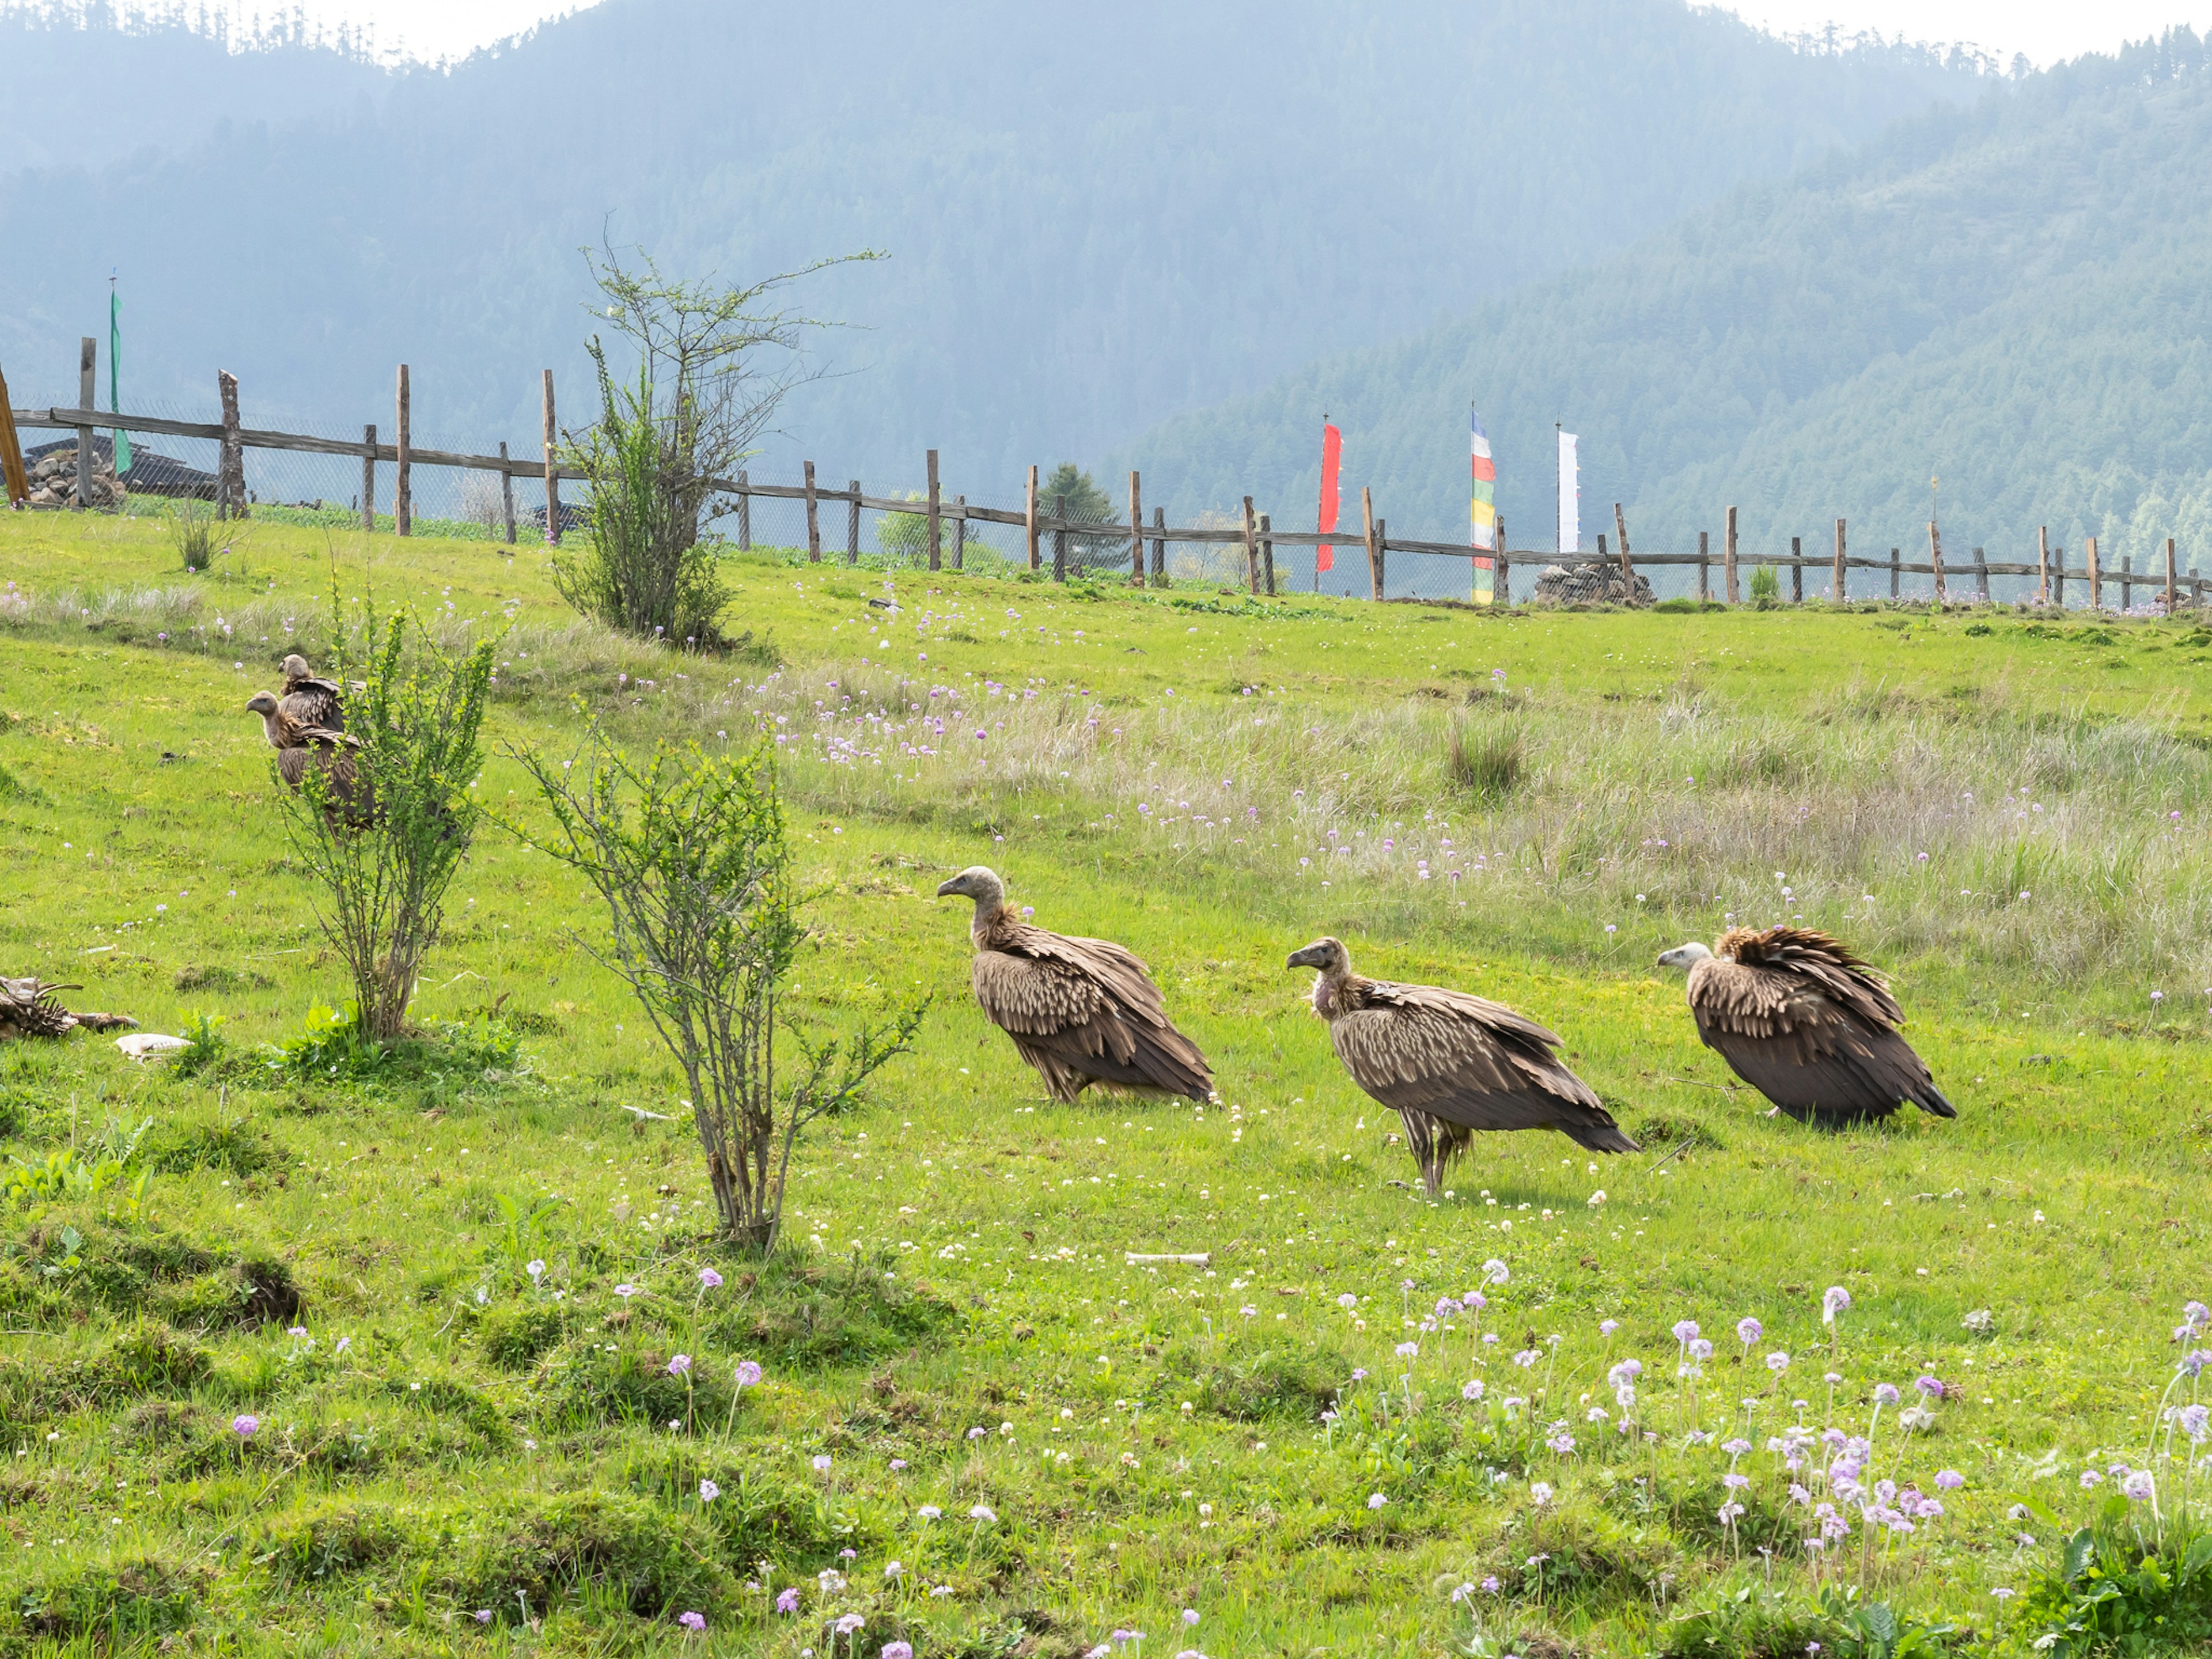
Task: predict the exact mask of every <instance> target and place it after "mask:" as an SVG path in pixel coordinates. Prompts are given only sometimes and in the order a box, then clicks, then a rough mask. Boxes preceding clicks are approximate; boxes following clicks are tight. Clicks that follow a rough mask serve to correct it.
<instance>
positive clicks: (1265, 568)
mask: <svg viewBox="0 0 2212 1659" xmlns="http://www.w3.org/2000/svg"><path fill="white" fill-rule="evenodd" d="M1273 529H1274V526H1273V525H1272V524H1270V523H1268V522H1267V514H1266V513H1261V515H1260V580H1261V582H1262V583H1263V584H1264V585H1265V586H1266V587H1267V597H1268V598H1269V599H1273V598H1274V597H1275V538H1274V537H1273V536H1272V535H1270V534H1269V533H1268V532H1270V531H1272V530H1273Z"/></svg>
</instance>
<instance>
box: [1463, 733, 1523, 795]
mask: <svg viewBox="0 0 2212 1659" xmlns="http://www.w3.org/2000/svg"><path fill="white" fill-rule="evenodd" d="M1444 773H1445V775H1446V776H1448V777H1449V778H1450V779H1451V781H1453V782H1454V783H1455V784H1456V785H1458V786H1459V787H1461V788H1462V789H1464V790H1466V791H1467V792H1468V793H1469V794H1471V795H1473V796H1474V798H1475V799H1477V800H1481V801H1488V802H1493V803H1494V802H1499V801H1504V800H1508V799H1511V798H1512V797H1513V795H1515V794H1516V793H1518V792H1519V790H1520V788H1521V786H1522V784H1523V783H1524V782H1525V781H1527V779H1528V739H1527V737H1526V735H1525V734H1524V733H1523V732H1522V729H1521V728H1520V727H1519V726H1483V727H1470V726H1454V727H1453V728H1452V733H1451V742H1450V745H1449V749H1448V750H1447V751H1446V754H1445V757H1444Z"/></svg>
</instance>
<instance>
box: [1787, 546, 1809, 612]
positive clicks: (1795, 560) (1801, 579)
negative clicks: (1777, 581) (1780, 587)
mask: <svg viewBox="0 0 2212 1659" xmlns="http://www.w3.org/2000/svg"><path fill="white" fill-rule="evenodd" d="M1804 603H1805V538H1803V537H1802V536H1792V537H1791V538H1790V604H1792V605H1802V604H1804Z"/></svg>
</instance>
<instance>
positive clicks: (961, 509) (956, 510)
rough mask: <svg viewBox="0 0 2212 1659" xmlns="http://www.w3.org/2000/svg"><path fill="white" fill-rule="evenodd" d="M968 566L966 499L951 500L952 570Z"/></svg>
mask: <svg viewBox="0 0 2212 1659" xmlns="http://www.w3.org/2000/svg"><path fill="white" fill-rule="evenodd" d="M967 566H968V498H967V497H966V496H965V495H955V496H954V497H953V498H952V568H954V569H955V570H964V569H965V568H967Z"/></svg>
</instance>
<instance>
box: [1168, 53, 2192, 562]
mask: <svg viewBox="0 0 2212 1659" xmlns="http://www.w3.org/2000/svg"><path fill="white" fill-rule="evenodd" d="M2208 277H2212V72H2208V66H2207V58H2206V52H2205V49H2204V47H2203V45H2202V44H2201V43H2200V42H2198V41H2197V39H2196V38H2195V37H2194V36H2193V35H2189V34H2187V33H2185V32H2184V33H2178V34H2176V35H2174V36H2172V37H2170V38H2169V39H2168V40H2167V41H2166V42H2165V43H2164V44H2163V45H2161V46H2146V47H2142V48H2138V49H2134V50H2131V51H2130V52H2127V53H2125V54H2124V55H2123V56H2122V57H2121V58H2118V60H2113V59H2086V60H2083V61H2082V62H2081V63H2080V64H2075V65H2072V66H2070V67H2067V68H2063V69H2061V70H2056V71H2053V72H2051V73H2050V74H2048V75H2045V76H2037V77H2034V78H2033V79H2031V80H2029V81H2027V82H2022V83H2021V84H2018V85H2016V86H2015V87H2012V88H2007V89H2003V90H2001V91H1997V92H1994V93H1992V94H1991V95H1990V97H1989V98H1988V99H1987V100H1984V101H1983V102H1982V103H1980V104H1978V105H1977V106H1975V107H1973V108H1972V109H1971V110H1963V111H1961V110H1950V111H1943V112H1934V113H1930V114H1929V115H1927V116H1925V117H1923V118H1917V119H1916V120H1913V121H1911V122H1908V123H1906V124H1905V125H1903V126H1902V127H1901V128H1900V129H1899V131H1896V132H1894V133H1893V134H1891V135H1887V136H1886V137H1884V138H1883V139H1882V140H1881V142H1879V143H1876V144H1875V145H1873V146H1871V147H1869V149H1867V150H1866V151H1865V152H1864V153H1863V155H1860V156H1858V157H1857V158H1856V159H1843V158H1831V159H1829V160H1827V161H1824V162H1822V163H1820V164H1819V165H1817V166H1815V167H1812V168H1809V169H1808V170H1807V171H1805V172H1804V173H1801V174H1799V175H1798V176H1797V177H1796V178H1794V179H1790V180H1789V181H1788V182H1786V183H1784V184H1781V185H1750V186H1746V187H1745V188H1744V189H1742V190H1741V191H1737V192H1736V193H1735V195H1733V196H1732V197H1730V198H1729V201H1727V202H1726V203H1724V204H1720V205H1718V206H1716V207H1714V208H1711V209H1709V210H1702V211H1700V212H1698V213H1694V214H1692V215H1690V216H1687V217H1686V218H1685V219H1684V220H1683V221H1682V222H1680V223H1678V224H1675V225H1673V226H1670V227H1668V228H1667V229H1666V230H1664V231H1662V232H1661V233H1659V234H1656V235H1655V236H1652V237H1650V238H1647V239H1646V240H1644V241H1643V242H1641V243H1639V244H1638V246H1635V247H1633V248H1632V249H1630V250H1628V251H1627V252H1624V253H1622V254H1620V255H1618V256H1616V257H1615V258H1612V259H1609V260H1607V261H1606V262H1604V263H1602V264H1600V265H1598V266H1597V267H1595V268H1594V269H1592V270H1587V271H1581V272H1577V273H1574V274H1572V275H1570V276H1562V277H1560V278H1559V279H1557V280H1555V281H1553V282H1550V283H1546V284H1542V285H1540V286H1537V287H1534V288H1533V289H1529V290H1528V291H1526V292H1524V293H1522V294H1519V295H1514V296H1511V297H1510V298H1509V299H1505V300H1502V301H1494V302H1492V303H1490V304H1488V305H1486V306H1484V307H1480V308H1478V309H1477V310H1476V311H1474V313H1471V314H1470V315H1468V317H1466V318H1464V319H1460V320H1456V321H1454V322H1451V323H1449V324H1445V325H1439V326H1437V327H1436V328H1434V329H1432V330H1431V331H1428V332H1426V333H1425V334H1422V335H1420V336H1418V337H1414V338H1412V339H1409V340H1406V341H1402V342H1400V343H1395V344H1394V345H1391V346H1389V347H1388V348H1384V349H1377V350H1372V351H1364V352H1354V353H1349V354H1346V355H1344V356H1340V357H1338V358H1336V359H1334V360H1333V361H1331V362H1326V363H1322V364H1319V365H1316V366H1315V367H1312V368H1309V369H1308V370H1306V371H1304V373H1302V374H1298V375H1295V376H1291V377H1288V378H1286V379H1285V380H1282V381H1279V382H1278V383H1277V384H1276V385H1274V386H1271V387H1269V388H1268V389H1267V390H1266V391H1265V392H1261V393H1258V394H1255V396H1253V397H1251V398H1246V399H1243V400H1240V401H1237V402H1235V403H1231V404H1224V405H1221V406H1219V407H1217V408H1215V409H1212V410H1206V411H1202V412H1200V413H1196V414H1194V415H1191V416H1187V417H1184V418H1182V419H1180V420H1177V421H1175V422H1169V423H1166V424H1165V425H1164V426H1163V427H1162V428H1159V429H1158V430H1157V431H1155V432H1153V433H1152V434H1150V435H1147V436H1146V438H1145V439H1144V440H1142V441H1140V442H1139V443H1138V444H1137V445H1136V446H1134V447H1133V450H1132V451H1131V452H1130V453H1131V464H1133V465H1141V466H1143V467H1145V468H1146V476H1147V477H1148V479H1150V480H1151V481H1152V483H1153V485H1154V486H1155V487H1156V488H1159V489H1168V490H1170V492H1171V494H1172V495H1173V497H1174V498H1175V499H1176V501H1179V502H1181V503H1183V504H1184V505H1186V506H1199V505H1210V504H1213V503H1217V502H1220V501H1226V500H1229V499H1231V498H1233V496H1234V495H1237V494H1241V493H1243V492H1244V491H1248V490H1254V489H1257V490H1259V491H1261V492H1263V493H1264V494H1266V495H1267V496H1268V497H1269V498H1271V499H1273V500H1275V501H1285V502H1298V503H1304V502H1308V501H1311V500H1312V499H1313V498H1314V494H1315V489H1316V459H1315V458H1316V453H1317V450H1318V442H1317V428H1318V426H1319V422H1320V417H1321V413H1322V410H1323V409H1328V410H1333V411H1334V414H1335V416H1336V418H1337V419H1338V421H1339V422H1340V424H1341V425H1342V426H1343V427H1344V428H1345V433H1346V468H1347V472H1346V477H1347V480H1352V481H1358V482H1371V483H1374V484H1375V485H1376V488H1377V493H1378V495H1379V496H1380V497H1381V498H1382V499H1383V500H1384V501H1386V502H1387V504H1388V507H1389V513H1390V515H1391V519H1392V522H1393V523H1394V525H1399V526H1404V527H1405V528H1406V529H1407V531H1408V532H1413V531H1415V530H1416V528H1417V526H1418V527H1420V528H1424V529H1426V530H1428V531H1429V532H1431V533H1442V534H1445V535H1455V534H1458V533H1461V532H1462V531H1463V527H1464V525H1465V523H1466V484H1465V474H1466V466H1467V461H1466V442H1467V441H1466V412H1467V407H1468V400H1469V398H1474V400H1476V402H1477V403H1478V404H1479V406H1480V409H1481V410H1482V412H1483V414H1484V416H1485V417H1486V421H1487V422H1488V424H1489V428H1490V430H1491V432H1492V435H1493V440H1494V442H1495V447H1496V449H1497V453H1498V473H1499V479H1500V483H1499V487H1498V499H1499V504H1500V508H1501V510H1502V511H1503V513H1504V516H1505V518H1506V520H1507V524H1508V528H1509V532H1510V539H1511V540H1512V541H1513V543H1514V544H1516V545H1535V544H1539V543H1541V542H1542V541H1543V540H1545V539H1546V538H1548V536H1549V535H1550V533H1551V529H1552V521H1553V506H1552V496H1551V489H1552V482H1553V481H1552V470H1553V464H1552V448H1551V441H1552V431H1551V428H1552V425H1553V422H1554V421H1555V420H1563V421H1564V422H1565V425H1566V426H1567V428H1568V429H1569V430H1578V431H1579V432H1580V434H1581V435H1582V441H1583V528H1584V531H1585V532H1586V538H1585V539H1586V541H1587V540H1588V539H1589V538H1594V536H1595V532H1597V531H1598V530H1600V529H1601V528H1605V527H1607V524H1608V523H1609V520H1610V516H1611V513H1610V507H1611V503H1612V502H1613V501H1616V500H1619V501H1625V502H1626V503H1627V504H1628V507H1629V509H1630V513H1631V532H1632V539H1640V541H1641V543H1642V544H1643V545H1644V546H1646V547H1647V548H1650V549H1652V550H1657V549H1658V548H1659V547H1660V546H1661V545H1662V544H1670V545H1686V544H1687V543H1688V542H1689V541H1690V540H1692V539H1693V538H1694V537H1695V535H1696V532H1698V531H1699V530H1700V529H1706V530H1711V531H1714V532H1717V531H1718V530H1719V528H1720V526H1721V521H1722V520H1721V513H1722V509H1723V507H1724V506H1725V505H1727V504H1728V503H1730V502H1734V503H1735V504H1737V505H1738V506H1739V507H1740V508H1741V513H1742V524H1743V526H1744V534H1745V535H1746V536H1747V537H1748V538H1752V539H1753V543H1754V544H1756V545H1759V546H1764V547H1769V548H1771V547H1777V546H1779V545H1781V544H1783V543H1784V542H1786V540H1787V538H1788V537H1790V535H1792V534H1800V535H1803V536H1806V537H1808V538H1812V539H1813V541H1814V544H1815V545H1824V544H1825V539H1824V538H1826V536H1827V535H1828V534H1829V526H1830V521H1831V520H1832V519H1833V518H1835V517H1836V516H1837V515H1838V514H1841V515H1843V516H1844V517H1846V518H1847V519H1849V520H1850V521H1851V523H1852V525H1853V526H1854V531H1853V533H1854V536H1855V537H1856V538H1857V539H1858V540H1859V541H1860V543H1861V544H1862V545H1872V544H1882V545H1887V544H1893V543H1907V544H1910V543H1914V542H1917V544H1919V545H1921V546H1923V547H1924V545H1925V539H1926V523H1927V519H1928V511H1929V478H1930V477H1940V478H1941V479H1942V503H1943V505H1942V515H1943V519H1944V521H1945V523H1946V525H1947V526H1948V539H1950V540H1951V541H1952V542H1953V543H1954V544H1960V545H1966V544H1975V543H1981V542H1984V541H1986V542H1987V543H1989V544H1990V545H1991V546H1992V548H1994V547H1996V546H1998V545H2003V546H2005V547H2007V548H2008V550H2011V552H2012V555H2013V556H2018V552H2019V550H2020V549H2021V547H2022V546H2023V545H2024V541H2025V538H2032V537H2033V533H2034V529H2035V526H2038V525H2040V524H2048V525H2049V526H2051V532H2052V534H2053V536H2054V538H2057V539H2059V540H2061V541H2062V542H2063V543H2064V544H2067V545H2069V546H2073V545H2078V539H2079V538H2080V537H2081V535H2082V534H2084V533H2086V532H2102V533H2103V534H2105V535H2106V536H2107V537H2112V538H2117V540H2116V542H2115V544H2113V546H2112V548H2111V549H2110V551H2111V552H2112V553H2115V554H2118V553H2121V552H2131V553H2132V554H2133V555H2134V556H2136V558H2137V559H2138V561H2139V562H2140V561H2141V560H2142V559H2143V558H2145V557H2147V556H2149V554H2150V552H2151V551H2152V550H2153V544H2154V543H2155V544H2156V545H2157V547H2159V548H2160V549H2162V546H2163V538H2165V537H2166V536H2167V535H2179V537H2181V538H2182V539H2183V540H2184V542H2185V544H2189V545H2190V546H2191V550H2193V551H2194V552H2196V553H2197V554H2198V555H2200V556H2201V555H2204V554H2208V553H2212V485H2208V483H2207V479H2206V474H2207V473H2208V471H2212V418H2208V416H2207V415H2206V412H2205V411H2206V409H2207V407H2208V392H2212V347H2209V346H2208V344H2207V338H2208V335H2212V300H2208V297H2207V295H2208V292H2209V291H2212V284H2208V280H2207V279H2208ZM1306 510H1308V511H1310V509H1306ZM1601 514H1602V515H1603V519H1604V520H1605V522H1601ZM1278 521H1279V522H1287V523H1300V522H1305V521H1306V520H1303V519H1302V518H1300V517H1299V516H1298V513H1297V510H1296V509H1293V508H1290V507H1285V509H1284V510H1283V511H1282V513H1279V516H1278ZM1638 532H1640V536H1639V534H1638ZM1993 556H1994V554H1993ZM2160 556H2162V553H2161V555H2160Z"/></svg>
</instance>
